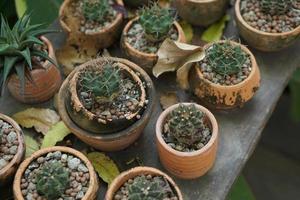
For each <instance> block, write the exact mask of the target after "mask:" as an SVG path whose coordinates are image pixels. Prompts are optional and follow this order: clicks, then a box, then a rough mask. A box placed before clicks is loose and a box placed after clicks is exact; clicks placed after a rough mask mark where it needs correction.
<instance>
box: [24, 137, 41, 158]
mask: <svg viewBox="0 0 300 200" xmlns="http://www.w3.org/2000/svg"><path fill="white" fill-rule="evenodd" d="M24 137H25V146H26V153H25V157H26V158H28V157H30V156H31V155H32V154H33V153H34V152H36V151H38V150H39V149H40V145H39V143H38V142H37V141H36V140H35V139H33V137H31V136H29V135H26V134H25V135H24Z"/></svg>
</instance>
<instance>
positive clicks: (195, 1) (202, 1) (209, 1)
mask: <svg viewBox="0 0 300 200" xmlns="http://www.w3.org/2000/svg"><path fill="white" fill-rule="evenodd" d="M186 1H189V2H193V3H198V4H203V3H212V2H215V1H219V0H201V1H199V0H186Z"/></svg>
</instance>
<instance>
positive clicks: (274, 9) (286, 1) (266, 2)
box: [260, 0, 293, 15]
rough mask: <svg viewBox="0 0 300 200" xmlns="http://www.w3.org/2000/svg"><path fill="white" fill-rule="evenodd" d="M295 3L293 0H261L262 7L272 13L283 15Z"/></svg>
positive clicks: (266, 11)
mask: <svg viewBox="0 0 300 200" xmlns="http://www.w3.org/2000/svg"><path fill="white" fill-rule="evenodd" d="M292 4H293V0H261V1H260V7H261V9H262V10H263V11H264V12H265V13H268V14H271V15H282V14H285V13H287V12H288V11H289V10H290V9H291V7H292Z"/></svg>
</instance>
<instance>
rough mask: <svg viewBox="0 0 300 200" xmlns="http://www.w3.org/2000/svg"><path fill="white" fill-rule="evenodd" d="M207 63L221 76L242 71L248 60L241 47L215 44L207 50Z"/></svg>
mask: <svg viewBox="0 0 300 200" xmlns="http://www.w3.org/2000/svg"><path fill="white" fill-rule="evenodd" d="M206 58H207V63H208V65H209V66H210V67H212V69H213V71H215V72H217V73H218V74H221V75H232V74H236V73H238V72H240V71H241V69H242V67H243V64H244V63H245V62H246V60H247V54H246V53H245V52H244V51H243V50H242V48H241V47H240V46H239V45H234V44H231V43H230V41H228V40H227V41H225V42H224V43H214V44H213V45H212V46H211V47H210V48H208V49H207V50H206Z"/></svg>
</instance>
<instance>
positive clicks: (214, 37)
mask: <svg viewBox="0 0 300 200" xmlns="http://www.w3.org/2000/svg"><path fill="white" fill-rule="evenodd" d="M229 20H230V16H229V15H224V16H223V18H222V19H220V20H219V21H217V22H216V23H214V24H212V25H210V26H209V27H208V28H207V29H206V30H205V31H204V32H203V34H202V36H201V40H203V41H205V42H217V41H219V40H220V39H221V38H222V35H223V30H224V28H225V25H226V22H227V21H229Z"/></svg>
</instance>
